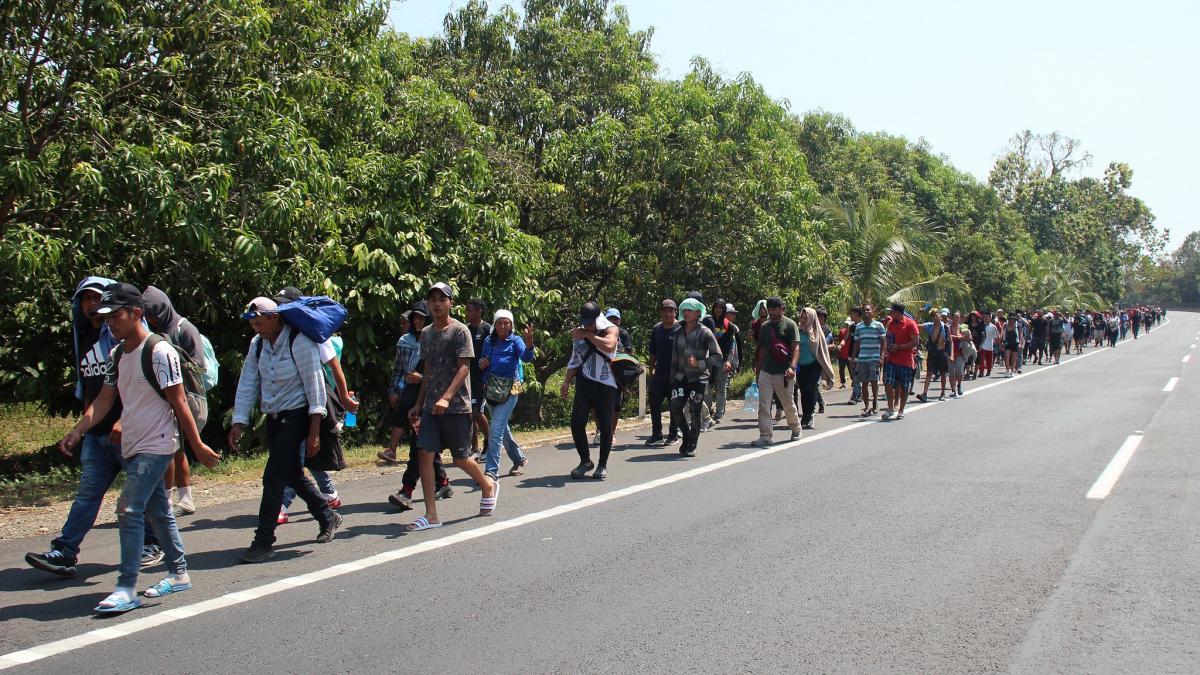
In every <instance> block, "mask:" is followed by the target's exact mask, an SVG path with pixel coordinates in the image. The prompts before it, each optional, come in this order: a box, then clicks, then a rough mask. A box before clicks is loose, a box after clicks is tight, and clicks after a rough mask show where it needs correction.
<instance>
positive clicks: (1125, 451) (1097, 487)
mask: <svg viewBox="0 0 1200 675" xmlns="http://www.w3.org/2000/svg"><path fill="white" fill-rule="evenodd" d="M1142 438H1144V436H1139V435H1136V434H1135V435H1133V436H1130V437H1128V438H1126V439H1125V442H1124V443H1122V444H1121V447H1120V449H1118V450H1117V454H1115V455H1113V458H1112V461H1110V462H1109V463H1108V466H1106V467H1104V471H1103V472H1102V473H1101V474H1100V477H1099V478H1097V479H1096V482H1095V483H1094V484H1093V485H1092V489H1090V490H1088V493H1087V498H1088V499H1104V498H1105V497H1107V496H1108V493H1110V492H1112V489H1113V486H1114V485H1116V484H1117V481H1118V480H1120V478H1121V472H1123V471H1125V466H1126V465H1127V464H1129V460H1130V459H1133V453H1135V452H1137V449H1138V446H1139V445H1141V443H1142Z"/></svg>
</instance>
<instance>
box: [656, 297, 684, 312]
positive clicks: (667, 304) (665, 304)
mask: <svg viewBox="0 0 1200 675" xmlns="http://www.w3.org/2000/svg"><path fill="white" fill-rule="evenodd" d="M658 308H659V309H679V306H678V305H676V304H675V301H674V300H672V299H670V298H667V299H666V300H663V301H662V302H660V303H659V305H658Z"/></svg>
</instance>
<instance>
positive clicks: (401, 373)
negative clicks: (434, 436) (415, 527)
mask: <svg viewBox="0 0 1200 675" xmlns="http://www.w3.org/2000/svg"><path fill="white" fill-rule="evenodd" d="M405 314H406V315H407V318H408V332H407V333H405V334H404V335H402V336H401V337H400V340H399V341H397V342H396V359H395V361H394V362H393V364H392V384H391V386H390V387H389V388H388V415H387V423H388V426H390V427H391V429H392V440H391V446H390V447H389V448H388V449H387V450H385V451H383V452H381V453H379V454H378V457H379V458H380V459H382V460H384V461H387V462H394V461H396V448H397V447H398V446H399V444H400V437H401V436H402V435H407V437H408V461H407V462H406V463H405V467H404V475H403V476H401V477H400V490H399V491H397V492H396V494H394V495H388V502H389V503H391V504H392V505H393V506H395V507H396V508H398V509H400V510H401V511H407V510H409V509H411V508H412V496H413V491H414V490H416V489H417V483H418V482H419V481H420V480H421V456H420V454H418V453H417V431H416V428H415V427H414V426H413V425H412V423H411V422H410V420H409V418H408V411H409V410H412V408H413V406H414V405H416V403H417V395H418V394H420V393H421V342H420V340H421V332H422V331H423V330H424V329H425V326H426V325H428V323H429V305H428V304H427V303H426V302H425V301H424V300H421V301H419V302H416V303H414V304H413V306H412V309H410V310H409V311H408V312H406V313H405ZM433 474H434V480H435V481H436V483H437V490H435V491H434V499H449V498H450V497H451V496H453V495H454V488H452V487H450V478H449V476H447V475H446V469H445V468H444V467H443V466H442V453H440V452H438V453H436V454H434V456H433Z"/></svg>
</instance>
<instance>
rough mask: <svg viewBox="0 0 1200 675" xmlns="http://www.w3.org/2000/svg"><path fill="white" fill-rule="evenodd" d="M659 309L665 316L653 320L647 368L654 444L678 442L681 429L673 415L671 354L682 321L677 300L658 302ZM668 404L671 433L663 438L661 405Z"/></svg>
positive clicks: (652, 444) (660, 313)
mask: <svg viewBox="0 0 1200 675" xmlns="http://www.w3.org/2000/svg"><path fill="white" fill-rule="evenodd" d="M658 313H659V316H660V318H661V319H662V320H661V321H659V322H658V323H656V324H654V328H653V329H651V330H650V352H649V353H650V357H649V360H648V361H647V366H648V368H647V370H648V371H649V378H647V379H648V381H647V389H649V392H648V394H649V396H648V398H649V405H650V438H648V439H646V445H649V446H654V445H658V444H659V443H662V444H663V445H672V444H674V443H677V442H679V429H678V428H677V427H676V426H675V421H674V419H671V412H670V407H669V406H670V401H671V358H672V354H673V353H674V349H675V331H677V330H679V321H678V319H677V315H678V307H677V306H676V305H675V301H674V300H672V299H670V298H667V299H666V300H663V301H662V303H660V304H659V306H658ZM664 401H666V402H667V405H668V409H667V418H668V422H669V424H670V435H669V436H667V438H665V439H664V438H663V435H662V409H663V402H664Z"/></svg>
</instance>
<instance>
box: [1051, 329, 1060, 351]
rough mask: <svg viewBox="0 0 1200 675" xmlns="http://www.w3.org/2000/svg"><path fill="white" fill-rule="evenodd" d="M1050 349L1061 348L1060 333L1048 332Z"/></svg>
mask: <svg viewBox="0 0 1200 675" xmlns="http://www.w3.org/2000/svg"><path fill="white" fill-rule="evenodd" d="M1050 349H1052V350H1058V349H1062V333H1051V334H1050Z"/></svg>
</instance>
